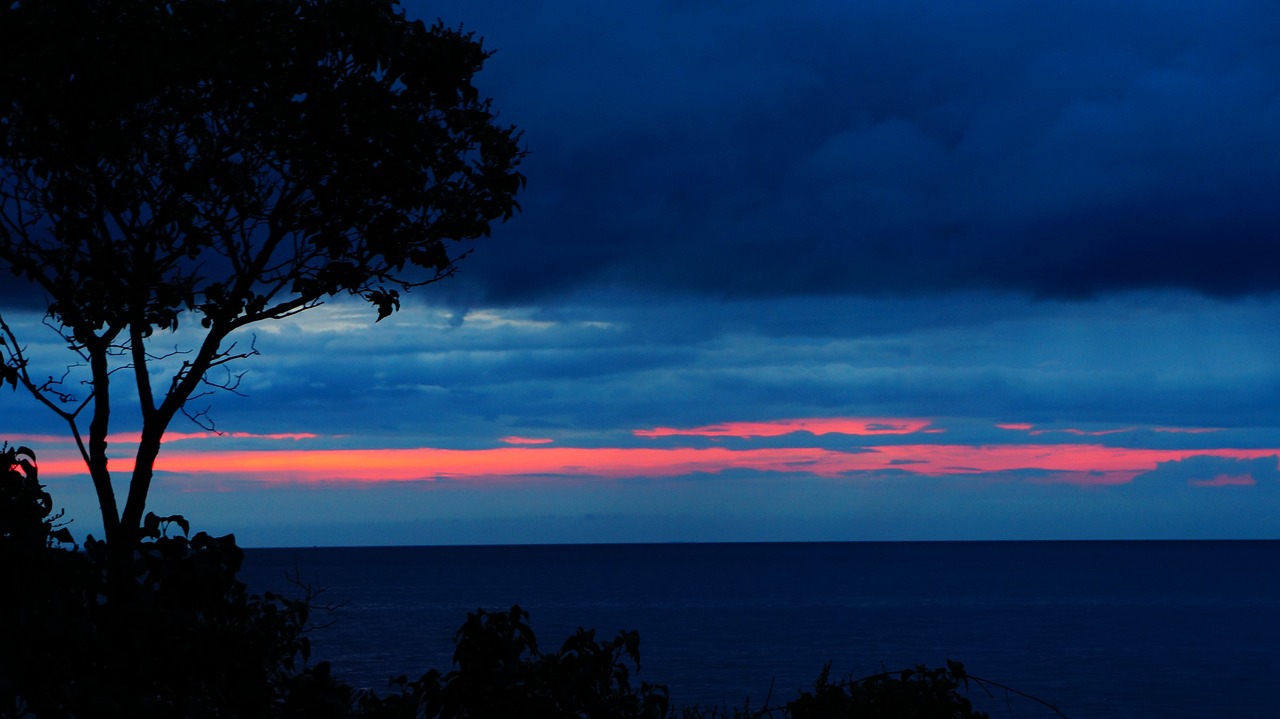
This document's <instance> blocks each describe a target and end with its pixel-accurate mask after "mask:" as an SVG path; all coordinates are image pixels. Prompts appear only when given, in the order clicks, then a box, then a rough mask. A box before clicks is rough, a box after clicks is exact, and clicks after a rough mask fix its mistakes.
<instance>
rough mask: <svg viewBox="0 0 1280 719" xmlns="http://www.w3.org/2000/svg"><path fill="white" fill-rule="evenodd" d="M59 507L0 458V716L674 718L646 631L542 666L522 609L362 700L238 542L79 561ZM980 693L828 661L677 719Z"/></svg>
mask: <svg viewBox="0 0 1280 719" xmlns="http://www.w3.org/2000/svg"><path fill="white" fill-rule="evenodd" d="M52 507H53V502H52V499H51V497H50V496H49V494H48V493H47V492H45V491H44V488H43V487H42V486H41V485H40V484H39V481H38V476H37V468H36V464H35V457H34V455H33V454H32V453H31V451H30V450H27V449H25V448H16V449H10V448H7V447H3V448H0V581H3V586H4V587H5V588H6V591H3V592H0V617H3V620H2V621H3V631H2V632H0V719H7V718H8V717H32V716H34V717H55V718H57V717H99V716H121V717H124V716H127V717H137V718H146V717H157V718H159V717H165V718H168V717H192V718H202V717H245V718H246V719H247V718H250V717H253V718H258V717H277V718H280V719H303V718H307V719H354V718H357V717H358V718H363V719H419V718H425V719H522V718H529V719H534V718H540V717H581V718H584V719H663V718H665V717H667V716H671V715H672V714H673V713H672V712H671V709H670V701H669V697H668V693H667V689H666V687H665V686H663V685H660V684H651V683H648V682H640V683H639V684H638V685H637V684H635V683H634V682H633V674H634V673H635V672H638V671H639V668H640V651H639V648H640V636H639V634H638V633H636V632H634V631H631V632H620V633H619V634H618V635H617V636H615V637H613V638H612V639H610V640H608V641H601V640H598V639H597V638H596V634H595V631H594V630H588V629H579V630H578V631H577V632H576V633H575V634H574V635H573V636H571V637H569V638H568V639H567V640H566V641H565V642H564V643H563V644H562V645H561V646H560V648H559V649H558V650H556V651H554V652H550V653H543V652H542V651H540V650H539V647H538V642H537V638H536V637H535V635H534V632H533V629H532V627H531V626H530V624H529V615H528V613H527V612H525V611H524V610H522V609H521V608H520V607H518V606H516V607H512V608H511V609H510V610H508V611H505V612H493V613H489V612H485V611H483V610H477V611H476V612H475V613H473V614H469V615H468V616H467V619H466V622H465V623H464V624H463V625H462V627H461V628H459V629H458V631H457V633H456V634H455V637H454V640H455V651H454V655H453V669H452V670H451V671H449V672H447V673H441V672H440V671H438V670H435V669H432V670H430V671H428V672H426V673H425V674H423V675H421V676H420V677H418V678H417V679H412V680H411V679H409V678H408V677H407V676H400V677H397V678H395V679H393V680H392V681H391V682H390V684H389V689H390V691H388V692H386V693H384V694H383V695H379V694H377V693H375V692H372V691H367V690H355V689H353V688H352V687H350V686H349V685H347V684H345V683H343V682H342V681H340V680H338V679H337V678H336V677H335V676H334V675H333V672H332V670H331V667H330V665H329V664H328V663H327V662H319V663H316V664H314V665H312V664H310V663H309V659H310V653H311V652H310V649H311V647H310V642H309V641H308V639H307V636H306V635H307V630H308V629H309V624H308V621H309V617H310V614H311V611H312V600H313V599H314V598H315V593H314V592H312V591H311V590H310V589H309V588H306V587H304V589H306V593H305V595H304V596H303V598H301V599H293V598H287V597H284V596H282V595H278V594H271V593H267V594H264V595H253V594H250V593H249V592H248V591H247V589H246V587H245V585H244V583H243V582H240V581H239V580H238V579H237V578H236V575H237V573H238V572H239V570H240V565H241V562H242V561H243V558H244V553H243V551H242V550H241V549H240V548H239V547H237V546H236V543H235V537H234V536H233V535H227V536H225V537H211V536H209V535H207V534H205V533H203V532H201V533H197V534H195V535H194V536H190V527H189V526H188V525H187V523H186V521H185V520H184V519H183V518H181V517H157V516H155V515H148V517H147V518H146V521H145V523H144V539H143V541H142V542H141V543H140V544H138V545H137V547H136V549H134V550H133V551H132V552H131V553H129V554H128V555H125V556H121V554H120V553H119V552H111V551H109V547H108V546H107V545H106V543H104V542H100V541H96V540H94V539H92V538H89V539H88V540H86V542H85V546H84V548H83V550H81V549H80V548H79V547H78V546H76V545H75V544H74V542H73V540H72V537H71V534H70V533H69V532H68V531H67V530H66V528H65V527H60V526H58V525H57V519H58V517H59V516H60V515H55V514H53V513H52ZM171 531H173V532H175V534H174V536H170V532H171ZM300 586H301V584H300ZM971 681H973V682H976V683H978V684H979V685H981V686H983V687H984V688H986V687H988V686H994V687H997V688H1000V689H1004V690H1005V691H1007V692H1012V691H1013V690H1011V689H1009V688H1007V687H1004V686H1003V685H1000V684H998V683H996V682H991V681H989V680H983V679H979V678H976V677H972V676H971V675H968V674H966V673H965V670H964V667H963V666H962V665H960V664H959V663H958V662H948V666H947V667H946V668H944V669H927V668H925V667H916V668H914V669H909V670H905V671H902V672H894V673H884V674H878V675H875V676H872V677H866V678H864V679H858V680H854V679H845V680H843V681H835V682H833V681H831V680H830V665H828V666H827V667H825V668H824V669H823V671H822V673H821V674H820V675H819V677H818V680H817V682H816V683H815V684H814V687H813V690H812V691H802V692H800V693H799V695H798V696H797V697H796V698H795V699H794V700H792V701H791V702H789V703H787V704H785V705H783V706H780V707H774V708H769V707H768V706H766V707H764V708H762V709H759V710H756V711H751V710H750V709H749V708H747V707H744V708H742V709H735V710H733V711H732V712H731V711H729V710H728V709H725V710H719V709H711V710H703V709H700V708H698V707H686V708H684V709H682V710H680V711H679V716H680V717H681V718H682V719H713V718H723V719H828V718H835V717H849V718H853V717H860V718H868V719H879V718H883V719H889V718H893V719H898V718H904V719H905V718H910V719H934V718H937V719H943V718H945V719H981V718H984V717H986V716H987V715H986V714H984V713H982V712H979V711H976V710H974V709H973V707H972V705H971V704H970V702H969V700H968V699H967V698H966V697H965V696H964V695H963V693H962V691H961V690H962V688H963V689H965V690H967V689H968V687H969V684H970V682H971ZM1015 693H1016V692H1015ZM1024 696H1025V695H1024ZM1031 699H1032V700H1034V701H1039V700H1036V699H1034V698H1033V697H1031ZM1040 703H1042V704H1044V702H1040ZM1046 706H1049V705H1047V704H1046ZM1050 708H1053V707H1050ZM1054 711H1055V712H1056V711H1057V710H1056V708H1054ZM1058 715H1059V716H1061V713H1058Z"/></svg>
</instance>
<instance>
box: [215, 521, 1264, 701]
mask: <svg viewBox="0 0 1280 719" xmlns="http://www.w3.org/2000/svg"><path fill="white" fill-rule="evenodd" d="M295 571H296V572H297V573H298V574H299V575H300V576H301V578H302V580H303V581H305V582H308V583H310V584H312V585H314V586H316V587H323V588H325V592H324V593H323V594H322V595H321V596H320V602H321V603H326V602H327V603H330V604H334V605H339V606H338V607H337V608H336V609H334V610H333V611H332V612H328V613H322V615H321V616H318V617H316V619H317V620H318V621H321V622H331V624H330V625H329V626H327V627H324V628H321V629H318V630H316V631H315V632H314V633H313V634H312V643H313V656H312V659H313V661H318V660H328V661H330V662H331V663H332V665H333V668H334V671H335V673H336V674H337V675H338V676H339V677H341V678H343V679H344V680H346V681H348V682H349V683H351V684H353V685H355V686H361V687H370V688H374V689H382V688H384V687H386V685H387V679H388V677H390V676H392V675H395V674H407V675H409V676H410V677H417V676H418V675H420V674H421V673H422V672H424V671H426V670H427V669H429V668H437V669H440V670H441V671H442V672H445V671H448V669H449V668H450V665H451V656H452V652H453V643H452V638H453V634H454V632H455V631H456V630H457V628H458V627H459V626H460V625H461V624H462V622H463V620H464V619H465V618H466V615H467V613H468V612H472V611H475V610H476V609H477V608H484V609H486V610H494V611H501V610H506V609H509V608H510V607H511V606H512V605H514V604H519V605H520V606H521V607H522V608H524V609H526V610H527V611H528V612H529V614H530V623H531V624H532V626H533V628H534V631H535V632H536V634H537V637H538V642H539V645H540V647H541V648H542V649H543V650H544V651H552V650H555V649H558V648H559V645H560V643H561V642H562V641H563V640H564V639H565V638H567V637H568V636H569V635H570V634H572V633H573V631H574V630H575V629H576V628H577V627H579V626H582V627H587V628H595V629H596V630H597V637H598V638H601V639H606V638H609V637H612V636H613V635H615V634H616V633H617V632H618V631H619V630H631V629H635V630H638V631H639V632H640V637H641V643H640V654H641V671H640V673H639V674H638V675H637V677H636V679H638V680H644V681H650V682H657V683H665V684H666V685H667V686H668V687H669V688H670V692H671V699H672V703H673V705H675V706H683V705H691V704H699V705H701V706H703V707H708V706H724V705H730V706H742V704H743V702H744V701H746V700H748V699H750V702H751V706H753V707H759V706H760V705H761V704H762V703H763V701H764V700H765V699H766V697H770V704H771V705H774V704H781V703H785V702H786V701H789V700H790V699H793V698H794V697H795V696H796V693H797V690H799V689H801V688H808V687H810V686H812V684H813V681H814V679H815V678H816V677H817V676H818V673H819V672H820V670H821V669H822V667H823V665H824V664H825V663H826V662H828V661H830V662H831V664H832V669H831V672H832V676H833V677H844V676H847V675H853V676H866V675H869V674H874V673H876V672H879V671H882V670H884V669H889V670H895V669H902V668H907V667H910V666H913V665H916V664H926V665H929V666H942V665H944V664H945V662H946V660H947V659H955V660H959V661H962V662H964V664H965V667H966V668H967V670H968V671H969V673H970V674H973V675H976V676H980V677H985V678H988V679H992V680H995V681H998V682H1000V683H1002V684H1005V685H1008V686H1010V687H1013V688H1016V689H1018V690H1020V691H1022V692H1026V693H1028V694H1032V695H1034V696H1037V697H1039V698H1042V699H1044V700H1046V701H1050V702H1053V703H1054V704H1056V705H1057V707H1058V708H1059V709H1060V710H1061V711H1062V712H1063V713H1064V714H1066V715H1067V716H1068V717H1071V718H1072V719H1109V718H1113V717H1114V718H1120V717H1124V718H1126V719H1127V718H1129V717H1138V716H1148V717H1167V718H1175V719H1176V718H1178V717H1188V718H1190V717H1197V718H1198V717H1204V716H1221V717H1273V716H1276V714H1275V711H1276V710H1275V707H1276V706H1277V703H1278V701H1280V696H1277V695H1278V694H1280V541H1162V542H1138V541H1094V542H893V543H867V542H858V543H767V544H753V543H744V544H612V545H540V546H473V547H371V548H310V549H250V550H246V559H245V568H244V570H243V572H242V575H241V576H242V578H243V579H244V580H245V581H246V582H247V583H248V584H249V586H250V588H251V589H252V590H254V591H263V590H273V591H285V590H288V589H289V588H290V585H289V583H288V581H287V580H286V576H288V575H292V574H294V573H295ZM286 593H288V592H286ZM993 694H994V695H993V696H990V697H989V696H987V695H986V694H984V693H982V692H981V691H980V690H976V689H975V690H973V691H971V692H970V694H969V696H970V698H971V699H972V700H973V701H974V703H975V705H977V706H978V707H979V708H981V709H983V710H985V711H989V712H990V713H991V715H992V716H993V717H1006V716H1012V717H1019V718H1028V717H1043V716H1054V715H1053V714H1052V713H1051V712H1049V711H1048V710H1046V709H1044V708H1043V707H1040V706H1038V705H1036V704H1034V703H1033V702H1029V701H1026V700H1021V699H1019V698H1018V697H1016V696H1009V697H1006V695H1005V694H1004V693H1001V692H998V691H996V692H993Z"/></svg>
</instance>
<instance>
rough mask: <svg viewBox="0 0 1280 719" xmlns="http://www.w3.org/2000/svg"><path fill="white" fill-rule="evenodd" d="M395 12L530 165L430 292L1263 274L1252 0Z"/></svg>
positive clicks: (1194, 282) (522, 296)
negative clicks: (459, 34) (449, 56)
mask: <svg viewBox="0 0 1280 719" xmlns="http://www.w3.org/2000/svg"><path fill="white" fill-rule="evenodd" d="M409 11H410V12H411V13H413V14H419V15H426V16H428V17H430V16H433V15H439V16H441V17H443V19H444V20H445V21H446V22H449V23H457V22H465V23H466V24H467V26H468V27H469V28H473V29H475V30H476V31H477V32H479V33H480V34H482V35H484V36H485V37H486V41H487V44H488V46H490V47H491V48H494V49H496V50H497V51H498V54H497V55H496V56H495V57H494V58H493V59H492V60H491V61H490V64H489V66H488V68H487V69H486V70H485V72H484V74H483V75H482V81H483V85H484V87H485V88H486V90H487V91H488V92H489V93H490V94H492V95H494V96H495V98H496V104H497V106H498V107H499V108H500V109H501V110H502V112H503V119H505V120H509V121H511V122H514V123H517V124H519V125H520V126H522V127H524V128H525V129H526V131H527V133H526V136H525V139H526V141H527V143H528V146H529V148H530V150H531V151H532V153H533V154H532V155H531V156H530V158H529V160H528V163H527V166H526V170H527V174H528V175H529V178H530V184H529V190H528V192H527V193H526V194H525V195H524V196H523V199H522V204H523V205H524V208H525V211H524V213H523V215H522V216H520V217H518V218H517V219H516V221H515V222H514V223H512V224H511V225H509V226H507V227H505V228H503V229H502V230H501V231H500V232H499V233H498V236H497V237H496V238H495V239H494V240H492V241H487V242H486V243H485V244H484V246H482V247H481V248H480V251H479V252H477V254H476V255H475V257H473V258H472V259H471V260H469V262H468V265H467V266H466V268H465V275H466V277H465V279H464V281H462V282H459V283H453V286H451V287H450V288H449V289H448V292H449V293H450V294H452V295H453V296H454V297H455V300H456V301H463V302H465V301H468V299H469V300H470V301H476V302H478V301H484V300H488V301H494V300H502V301H517V300H527V299H532V298H535V297H539V296H545V295H547V294H554V293H558V292H563V291H566V290H569V289H572V288H575V287H580V286H584V285H611V286H618V285H622V286H636V285H638V286H645V287H650V288H657V289H665V290H672V289H674V290H683V291H690V292H695V293H706V294H712V295H716V296H753V295H755V296H776V295H781V294H799V293H804V294H810V293H818V294H849V293H870V294H879V293H929V292H934V291H947V290H954V289H961V288H996V289H1003V290H1013V291H1018V292H1026V293H1030V294H1034V295H1046V296H1062V297H1080V296H1088V295H1092V294H1095V293H1099V292H1106V291H1111V290H1123V289H1131V288H1148V287H1154V288H1163V287H1181V288H1189V289H1192V290H1195V291H1199V292H1204V293H1208V294H1212V295H1222V296H1235V295H1241V294H1248V293H1255V292H1269V291H1272V290H1274V289H1276V288H1277V286H1278V285H1280V275H1277V274H1276V273H1274V272H1272V271H1271V269H1270V268H1271V267H1272V266H1273V265H1274V262H1275V260H1276V259H1278V258H1277V255H1280V250H1277V249H1275V248H1276V247H1277V243H1276V239H1277V235H1278V234H1280V203H1277V202H1275V201H1274V194H1275V190H1276V188H1277V187H1280V163H1277V162H1276V157H1275V154H1276V150H1275V148H1277V147H1280V45H1277V44H1276V43H1274V42H1273V33H1272V30H1273V29H1274V28H1275V27H1277V26H1280V7H1277V6H1273V5H1271V4H1263V3H1247V2H1235V3H1214V4H1204V3H1181V4H1180V3H1167V2H1159V3H1156V2H1150V3H1103V2H1092V3H1090V2H1085V3H1070V4H1067V3H1061V4H1045V3H1021V2H1005V3H1001V2H996V3H951V2H932V3H929V2H926V3H910V2H908V3H878V2H860V3H836V2H832V3H802V4H794V3H791V4H786V5H785V6H784V5H781V4H772V3H757V4H753V5H751V6H748V7H745V8H744V7H742V6H740V5H738V4H731V5H730V4H724V5H722V4H719V3H665V4H656V3H654V4H647V3H626V4H620V5H613V4H611V5H608V6H598V5H596V4H593V3H568V2H557V3H543V4H540V5H535V4H528V3H515V2H509V3H508V2H488V3H475V2H468V3H461V4H458V5H456V6H451V5H450V4H448V3H446V4H444V5H443V6H440V5H438V4H432V5H431V6H429V7H428V6H425V5H424V6H419V5H418V4H414V3H410V4H409ZM468 293H470V294H468Z"/></svg>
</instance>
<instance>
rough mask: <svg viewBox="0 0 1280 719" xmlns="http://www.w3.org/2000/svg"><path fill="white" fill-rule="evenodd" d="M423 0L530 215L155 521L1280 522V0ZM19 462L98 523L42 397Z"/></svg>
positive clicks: (16, 404)
mask: <svg viewBox="0 0 1280 719" xmlns="http://www.w3.org/2000/svg"><path fill="white" fill-rule="evenodd" d="M405 7H406V9H407V11H408V14H409V15H410V16H411V17H418V18H422V19H424V20H426V21H428V22H430V21H432V20H434V19H437V18H439V19H441V20H443V21H444V22H445V23H446V24H447V25H459V24H462V25H464V27H465V28H466V29H468V30H471V31H474V32H475V33H476V34H477V35H479V36H482V37H483V38H484V40H485V46H486V47H488V48H490V49H492V50H495V51H496V52H495V54H494V55H493V57H492V58H491V59H490V60H489V61H488V63H487V65H486V68H485V70H484V71H483V72H482V74H481V75H480V77H479V81H478V82H479V85H480V87H481V89H482V91H483V92H485V93H486V94H487V95H489V96H491V97H493V98H494V107H495V108H497V109H498V110H499V112H500V113H501V114H500V120H502V121H503V122H507V123H511V124H514V125H516V126H518V127H520V128H521V129H522V130H523V132H524V135H523V142H524V143H525V145H526V146H527V148H528V150H529V156H528V158H527V160H526V162H525V164H524V166H523V171H524V173H525V174H526V175H527V177H528V187H527V189H526V190H525V191H524V192H523V193H522V194H521V196H520V203H521V206H522V208H523V209H522V212H521V213H520V214H519V215H518V216H516V217H515V218H514V219H512V220H511V221H510V222H509V223H507V224H505V225H503V226H501V227H499V228H497V229H496V231H495V232H494V234H493V236H492V237H491V238H486V239H483V240H481V241H478V242H477V243H476V244H475V245H474V252H473V253H472V254H471V255H470V256H469V257H468V258H467V259H466V260H465V261H464V262H463V264H462V266H461V270H460V272H459V274H458V276H456V277H454V278H451V279H449V280H448V281H446V282H442V283H437V284H435V285H432V286H429V287H427V288H424V289H422V290H421V291H418V292H414V293H413V294H411V295H409V296H407V297H406V298H405V301H404V308H403V309H402V311H400V312H399V313H397V314H395V315H393V316H392V317H391V318H388V319H386V320H384V321H382V322H379V323H377V324H376V325H375V324H374V322H373V320H374V319H375V317H376V313H375V311H374V310H373V309H372V308H370V307H368V306H365V305H362V304H358V303H349V302H344V301H336V302H332V303H330V304H327V305H325V306H322V307H320V308H317V309H315V310H312V311H310V312H307V313H304V314H303V315H300V316H298V317H294V318H290V319H288V320H284V321H280V322H276V323H274V324H270V325H258V326H257V327H256V328H255V329H254V331H253V335H254V336H253V341H254V343H255V346H256V347H257V349H258V350H259V351H260V353H261V354H260V355H259V356H256V357H252V358H249V359H247V360H244V361H242V362H241V363H240V364H239V365H237V366H236V371H237V372H239V371H244V372H245V375H244V377H243V381H242V384H241V388H240V389H241V393H242V394H243V395H244V396H234V395H230V394H221V395H218V396H213V397H207V398H202V399H200V400H197V401H196V405H195V406H194V409H196V410H202V409H205V408H206V407H207V408H208V409H209V412H210V416H211V417H212V418H213V419H214V420H215V421H216V422H217V426H218V428H219V430H221V431H222V432H223V434H220V435H214V434H211V433H206V432H203V431H201V430H200V428H199V427H196V426H195V425H191V424H185V423H183V422H182V421H181V420H179V421H178V422H176V423H175V425H174V427H173V428H172V431H171V433H170V435H169V437H168V439H167V441H166V443H165V445H164V449H163V451H162V453H161V458H160V468H161V470H162V471H161V473H160V474H159V476H158V479H157V483H156V485H155V487H154V488H153V491H152V499H151V503H150V508H151V509H153V510H154V511H156V512H157V513H160V514H169V513H181V514H184V515H186V516H187V517H188V518H189V519H191V521H192V522H193V524H194V525H195V527H196V528H198V529H204V530H207V531H210V532H213V533H217V534H221V533H226V532H235V533H236V535H237V537H238V539H239V541H240V543H241V544H242V545H245V546H310V545H385V544H509V543H546V542H672V541H818V540H821V541H848V540H970V539H973V540H999V539H1204V538H1270V539H1276V538H1280V511H1277V510H1280V466H1278V464H1280V459H1278V457H1280V431H1278V430H1280V402H1278V400H1280V323H1278V322H1277V321H1276V319H1277V317H1278V316H1280V295H1277V290H1280V272H1277V271H1276V267H1277V260H1280V242H1278V240H1280V202H1277V201H1276V197H1277V192H1278V191H1280V161H1278V160H1280V156H1278V155H1277V152H1278V150H1277V148H1280V45H1277V44H1276V43H1275V42H1274V28H1275V27H1277V26H1280V6H1277V5H1275V4H1274V3H1269V2H1256V3H1255V2H1232V1H1229V0H1228V1H1224V2H1219V3H1200V2H1169V1H1167V0H1164V1H1161V2H1141V1H1137V2H1129V3H1113V2H1100V1H1088V0H1084V1H1078V2H1072V3H1027V2H1000V1H996V0H992V1H990V2H974V3H956V2H941V1H939V2H903V1H896V2H804V1H800V2H791V3H766V2H754V3H725V2H714V1H712V0H706V1H690V2H648V1H645V2H631V3H597V2H586V1H582V0H557V1H556V2H532V1H530V0H519V1H516V0H510V1H507V2H503V1H498V0H470V1H468V2H432V3H421V2H409V3H406V4H405ZM0 301H6V302H8V303H9V306H8V307H0V309H3V310H4V313H5V317H6V318H7V319H8V321H9V322H10V324H11V325H13V326H14V327H15V329H16V330H18V331H19V333H20V334H21V336H22V337H23V339H24V340H25V341H26V342H28V343H29V344H28V348H29V352H30V354H31V355H32V356H33V357H34V358H35V359H37V360H39V361H40V362H42V363H44V364H45V365H46V366H48V367H49V370H48V373H49V374H58V373H60V371H61V366H62V365H64V364H66V359H65V357H64V355H65V350H63V349H59V347H58V346H57V345H56V339H57V338H56V336H55V335H53V334H52V333H51V332H49V331H48V330H47V329H45V328H42V327H41V326H40V317H39V315H38V314H37V313H34V312H33V311H32V310H31V309H30V306H31V305H30V304H29V303H25V304H24V303H23V302H20V301H18V300H17V299H16V295H15V294H13V293H12V292H0ZM183 339H184V338H183V336H182V335H181V334H179V335H178V336H175V337H174V338H173V343H174V345H175V346H180V345H181V344H182V342H183ZM241 341H242V342H245V343H247V342H249V341H250V337H249V336H248V335H245V336H244V337H243V338H242V339H241ZM117 418H118V420H119V424H118V427H119V432H118V433H117V435H115V436H113V437H112V446H113V447H114V448H116V449H117V450H118V454H117V455H113V460H112V467H113V468H114V469H116V471H117V472H122V471H126V470H127V469H128V468H129V460H128V449H129V442H130V436H129V433H130V431H131V430H133V431H136V424H134V425H130V422H131V421H133V420H132V419H131V415H129V413H128V412H127V411H126V410H120V411H117ZM0 438H2V439H5V440H7V441H8V442H9V443H10V444H19V445H27V446H30V447H32V448H33V449H35V450H36V452H37V454H38V455H39V458H40V470H41V475H40V476H41V479H42V481H43V482H45V483H46V484H47V485H48V487H49V488H50V490H51V491H52V493H53V495H54V498H55V501H56V502H57V503H59V504H60V505H63V506H65V507H66V508H67V511H68V516H69V517H71V518H72V519H73V520H74V522H73V524H72V525H71V528H72V531H73V533H74V534H76V536H77V537H83V536H85V535H86V534H91V533H97V532H100V529H96V527H99V526H100V525H99V524H98V521H99V520H97V519H96V512H97V507H96V500H94V498H93V496H92V491H91V489H90V488H89V485H88V481H87V478H86V477H85V473H84V471H83V468H82V467H80V466H79V465H78V464H77V462H78V460H77V459H76V455H75V454H74V452H73V450H72V447H71V445H70V444H69V442H68V439H67V434H66V432H65V429H64V428H63V427H60V426H59V425H58V424H57V423H56V422H54V421H53V417H52V416H51V415H49V414H48V413H47V412H44V411H42V410H41V408H39V407H37V406H36V405H35V404H34V402H33V401H31V399H30V398H29V397H24V396H22V395H18V394H15V393H11V392H7V391H6V392H0ZM117 491H118V492H122V491H123V490H122V489H118V490H117Z"/></svg>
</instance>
